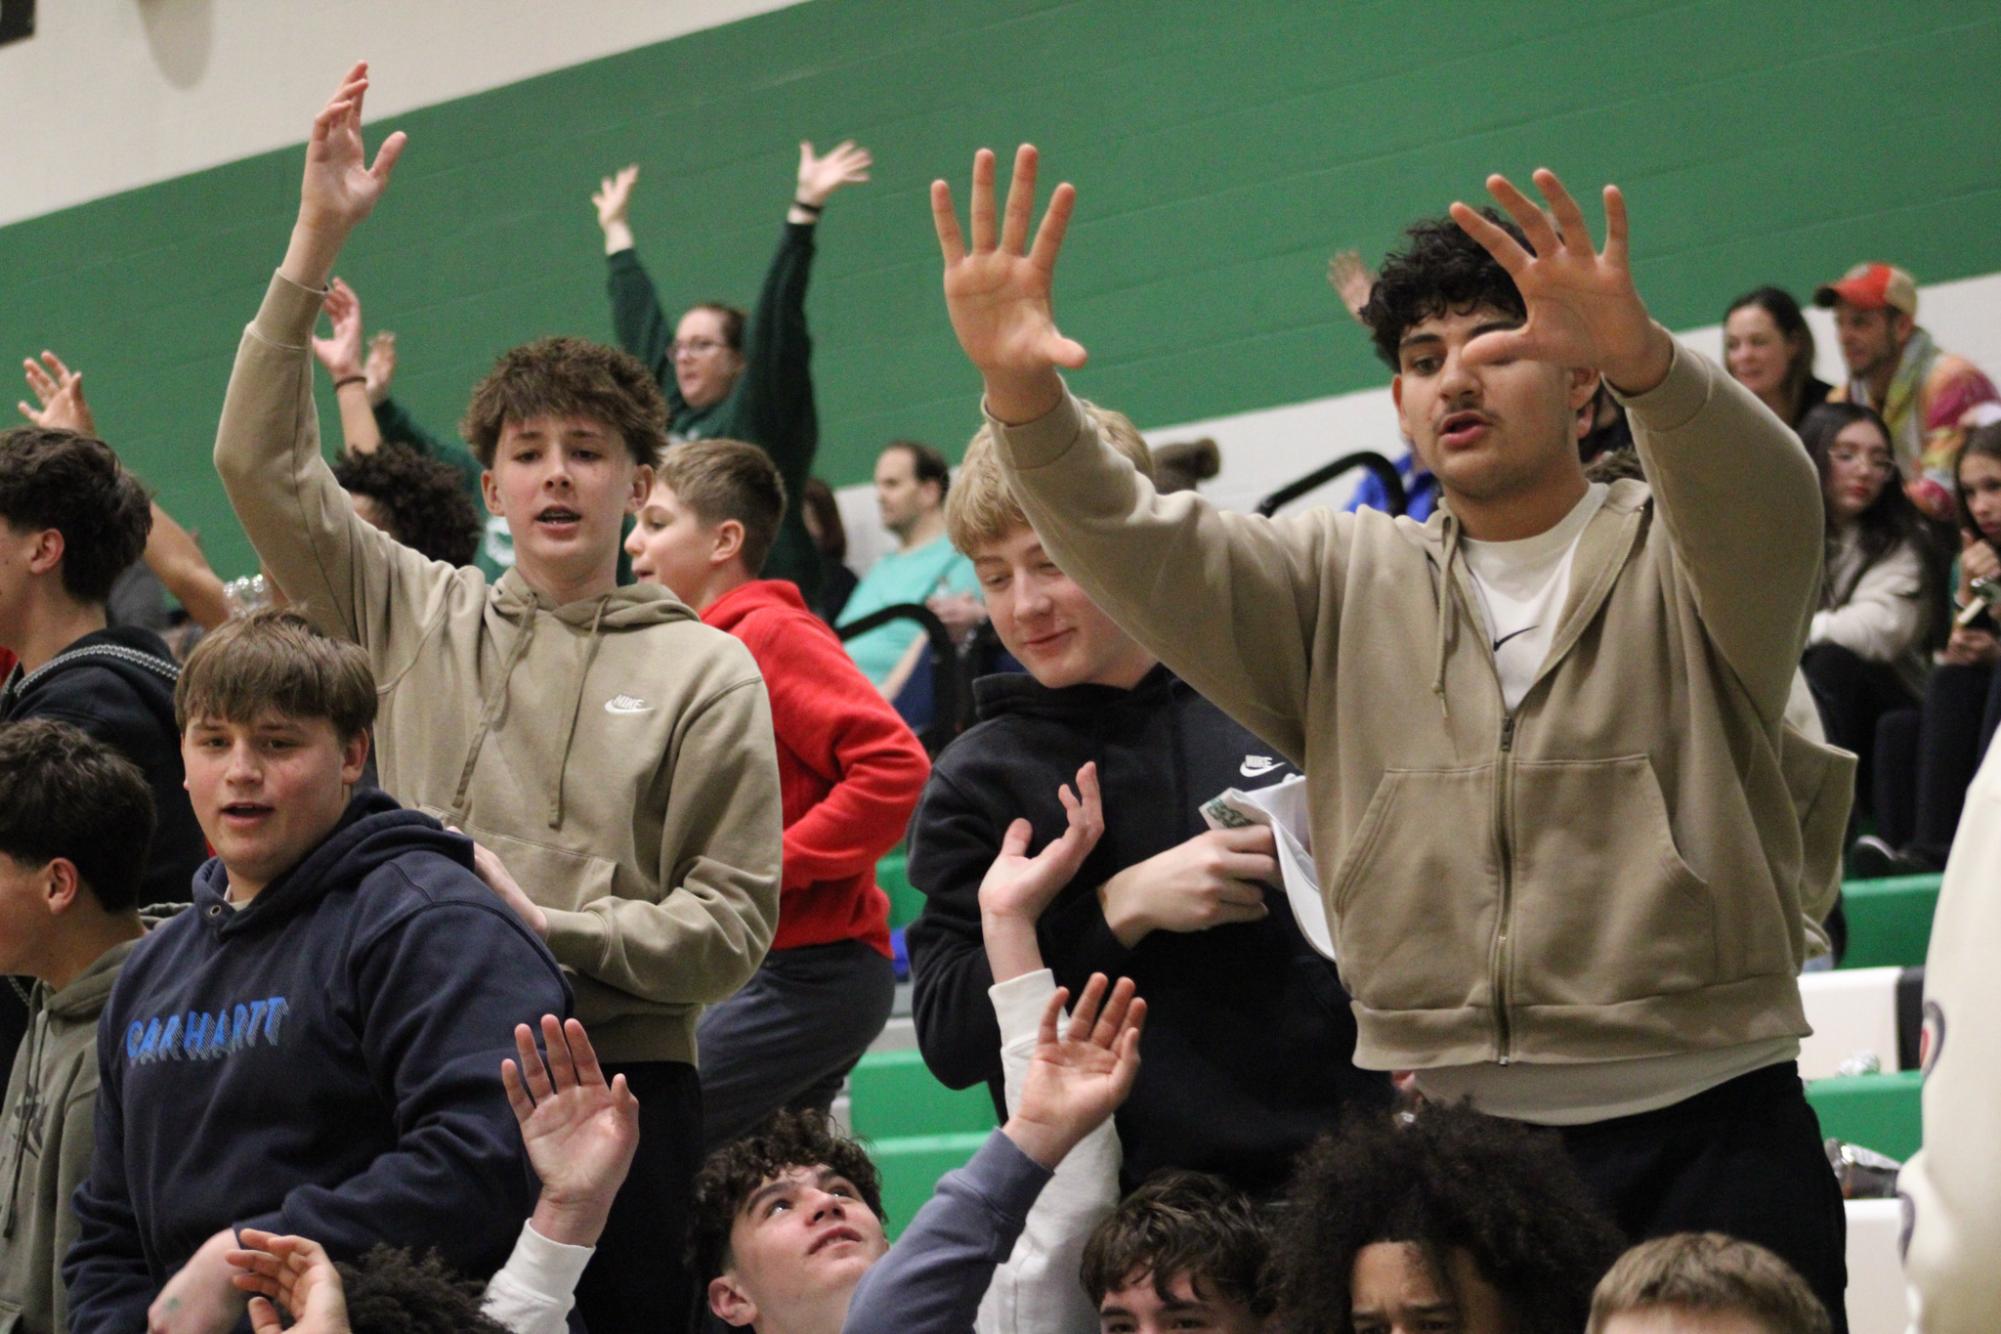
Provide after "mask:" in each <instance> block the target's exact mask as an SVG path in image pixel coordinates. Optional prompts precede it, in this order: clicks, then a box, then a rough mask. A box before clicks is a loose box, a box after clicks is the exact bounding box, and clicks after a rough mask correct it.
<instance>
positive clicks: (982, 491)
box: [945, 403, 1153, 556]
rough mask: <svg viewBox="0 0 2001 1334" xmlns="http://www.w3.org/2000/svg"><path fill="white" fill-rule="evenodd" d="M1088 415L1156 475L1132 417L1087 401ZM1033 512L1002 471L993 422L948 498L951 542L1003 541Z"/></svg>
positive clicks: (969, 550)
mask: <svg viewBox="0 0 2001 1334" xmlns="http://www.w3.org/2000/svg"><path fill="white" fill-rule="evenodd" d="M1082 407H1083V409H1084V416H1085V418H1086V420H1088V421H1089V422H1090V423H1091V425H1092V426H1093V427H1095V428H1096V430H1097V432H1098V438H1099V439H1100V440H1102V441H1104V442H1105V443H1106V444H1108V445H1110V446H1111V447H1112V448H1113V449H1114V450H1115V451H1117V452H1118V454H1119V456H1120V457H1121V458H1123V459H1124V460H1125V461H1126V462H1128V463H1130V464H1132V465H1133V469H1134V471H1136V472H1138V473H1139V475H1140V476H1142V477H1144V478H1146V479H1147V480H1148V481H1152V480H1153V455H1152V454H1150V453H1149V452H1148V451H1147V447H1146V441H1145V440H1143V439H1142V438H1141V437H1140V433H1139V428H1138V427H1136V426H1134V425H1133V423H1132V418H1130V417H1128V416H1126V414H1125V413H1123V412H1116V411H1114V410H1113V409H1111V408H1101V407H1098V406H1097V405H1095V404H1093V403H1083V404H1082ZM1028 526H1029V524H1028V516H1027V515H1026V514H1024V513H1023V512H1022V508H1021V502H1020V501H1018V500H1016V499H1015V495H1014V489H1013V488H1012V487H1010V486H1009V485H1008V484H1007V476H1006V474H1005V473H1003V472H1002V471H1001V466H1000V455H999V445H998V444H997V442H996V441H995V440H994V434H993V427H992V426H990V425H987V426H982V427H980V430H979V434H977V435H975V436H974V437H973V441H972V443H971V444H969V445H967V446H966V457H965V458H964V459H962V460H961V461H960V463H959V475H958V477H957V479H956V480H954V482H953V483H952V490H951V493H950V494H949V495H947V496H946V497H945V533H946V535H947V536H948V537H950V538H951V539H952V545H953V546H955V547H957V548H958V549H959V550H960V551H962V552H964V553H965V554H966V555H968V556H970V555H972V554H973V550H974V548H976V547H983V546H986V545H988V544H990V543H993V542H998V541H999V540H1000V539H1001V538H1003V537H1006V536H1007V535H1008V534H1009V533H1011V532H1013V531H1014V530H1015V529H1017V528H1026V527H1028Z"/></svg>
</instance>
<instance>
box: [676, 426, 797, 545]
mask: <svg viewBox="0 0 2001 1334" xmlns="http://www.w3.org/2000/svg"><path fill="white" fill-rule="evenodd" d="M657 480H658V482H659V484H660V485H662V486H665V487H667V488H668V489H669V490H671V491H673V493H674V498H675V499H676V500H678V501H680V502H681V503H682V504H683V505H686V506H687V507H688V508H689V509H691V510H693V511H694V512H695V517H697V518H699V519H700V520H701V521H702V522H703V523H705V524H708V525H710V526H711V527H713V526H714V525H716V524H719V523H721V522H723V521H724V520H725V519H735V520H736V521H737V522H738V523H740V524H742V525H743V549H742V559H743V568H744V569H745V570H747V571H748V572H749V573H750V576H751V577H752V578H753V579H754V578H756V577H757V576H758V575H759V574H760V573H762V572H763V570H764V560H765V557H767V556H769V555H770V554H771V543H772V541H773V540H774V539H775V538H777V536H778V521H779V520H780V519H782V518H784V517H785V481H784V479H783V478H781V477H780V476H779V475H778V468H777V465H775V464H773V463H772V461H771V456H770V455H768V454H766V453H765V452H764V451H763V450H761V449H759V448H758V447H757V446H756V445H747V444H745V443H744V442H743V441H741V440H694V441H689V442H688V443H687V444H681V445H676V446H674V447H673V448H672V449H670V450H668V451H667V457H666V458H664V459H663V460H661V463H660V472H659V475H658V478H657Z"/></svg>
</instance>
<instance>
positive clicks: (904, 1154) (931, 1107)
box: [848, 1051, 996, 1237]
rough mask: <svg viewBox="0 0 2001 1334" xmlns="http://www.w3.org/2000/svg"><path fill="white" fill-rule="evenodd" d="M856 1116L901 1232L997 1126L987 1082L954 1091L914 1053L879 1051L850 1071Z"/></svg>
mask: <svg viewBox="0 0 2001 1334" xmlns="http://www.w3.org/2000/svg"><path fill="white" fill-rule="evenodd" d="M848 1097H849V1117H850V1119H851V1121H852V1122H853V1125H854V1130H855V1133H856V1134H857V1135H859V1136H860V1137H861V1138H862V1139H864V1140H865V1141H867V1142H868V1146H869V1151H870V1153H872V1154H873V1155H874V1156H875V1162H876V1166H877V1167H878V1168H880V1169H881V1170H882V1203H883V1209H884V1210H885V1211H886V1212H887V1213H888V1215H889V1231H890V1235H891V1236H892V1237H894V1236H895V1235H897V1233H898V1232H900V1231H901V1230H902V1229H903V1228H904V1227H906V1226H908V1225H909V1223H910V1216H911V1215H912V1214H914V1213H916V1212H917V1210H918V1208H919V1207H920V1206H921V1205H923V1203H924V1201H926V1200H928V1199H930V1198H931V1190H932V1188H933V1187H934V1186H936V1185H937V1184H938V1178H939V1177H941V1176H943V1175H944V1174H945V1173H947V1172H949V1171H951V1170H952V1169H953V1168H955V1167H958V1166H961V1165H962V1164H964V1163H965V1161H966V1160H967V1159H968V1158H971V1157H972V1156H973V1152H974V1150H976V1149H978V1148H979V1147H980V1144H981V1142H982V1141H983V1140H985V1139H986V1137H987V1135H988V1134H989V1133H990V1132H991V1131H992V1130H993V1128H994V1126H995V1124H996V1122H995V1120H994V1104H993V1099H992V1098H990V1097H988V1096H987V1090H986V1086H985V1085H984V1084H982V1085H980V1086H978V1087H976V1088H970V1089H957V1090H954V1089H948V1088H946V1087H945V1086H944V1085H943V1084H940V1083H939V1082H938V1081H937V1080H936V1079H933V1078H932V1077H931V1072H930V1071H929V1070H928V1069H926V1068H925V1066H924V1058H923V1057H922V1056H921V1055H920V1054H918V1053H917V1052H915V1051H872V1052H870V1053H868V1054H867V1055H866V1056H863V1057H862V1059H861V1063H860V1064H858V1065H856V1066H855V1068H854V1073H853V1074H851V1075H850V1076H849V1077H848Z"/></svg>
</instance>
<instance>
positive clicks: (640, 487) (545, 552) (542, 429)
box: [480, 416, 653, 593]
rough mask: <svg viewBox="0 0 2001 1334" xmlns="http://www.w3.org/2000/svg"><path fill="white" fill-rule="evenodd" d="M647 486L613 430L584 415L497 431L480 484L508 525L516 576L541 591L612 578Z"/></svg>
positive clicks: (646, 476) (648, 480)
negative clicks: (626, 528) (623, 532)
mask: <svg viewBox="0 0 2001 1334" xmlns="http://www.w3.org/2000/svg"><path fill="white" fill-rule="evenodd" d="M652 484H653V469H651V468H647V467H642V466H641V465H639V464H638V463H635V462H634V461H633V457H632V452H631V451H630V450H628V449H627V448H626V447H625V442H624V441H622V440H620V439H619V438H618V433H617V432H616V431H613V430H612V429H611V428H610V427H608V426H606V425H605V424H604V423H603V422H600V421H596V420H593V419H591V418H588V417H554V416H549V417H533V418H530V419H529V420H527V421H522V422H517V421H509V422H507V423H506V424H505V425H503V426H502V427H501V428H500V439H499V440H498V441H497V442H496V443H495V445H494V449H493V466H492V467H491V468H489V469H487V471H486V473H485V475H484V476H482V477H481V479H480V485H481V487H482V489H483V490H484V492H485V494H486V507H487V508H488V509H489V510H491V511H492V512H493V513H495V514H498V515H500V516H501V517H502V518H504V519H506V520H507V531H508V532H509V533H510V534H512V535H513V537H514V561H515V564H516V565H518V566H519V567H520V568H521V574H522V577H523V578H525V579H527V580H528V582H529V583H530V584H532V585H533V586H535V587H536V588H538V589H541V590H543V591H544V592H551V593H556V592H567V591H569V590H572V589H574V588H575V587H576V586H578V585H580V584H587V583H589V582H591V581H593V580H597V579H600V578H612V577H615V572H616V570H617V567H618V543H619V529H620V527H621V526H622V524H623V522H624V519H625V516H626V515H627V514H629V513H631V512H632V511H633V510H635V509H637V508H638V507H639V504H640V502H641V501H642V500H644V499H645V498H646V491H647V488H648V487H650V486H651V485H652Z"/></svg>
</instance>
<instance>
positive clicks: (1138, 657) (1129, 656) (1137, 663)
mask: <svg viewBox="0 0 2001 1334" xmlns="http://www.w3.org/2000/svg"><path fill="white" fill-rule="evenodd" d="M1159 665H1160V659H1159V658H1156V657H1154V656H1153V655H1152V654H1151V653H1148V652H1147V651H1146V650H1145V649H1143V648H1141V647H1140V646H1139V645H1138V644H1131V645H1128V646H1127V649H1126V651H1125V652H1124V653H1121V654H1120V655H1119V656H1118V658H1117V660H1116V661H1114V662H1113V663H1112V664H1111V665H1110V666H1108V667H1107V668H1106V669H1105V670H1104V671H1103V672H1101V673H1099V674H1098V676H1097V678H1096V679H1095V681H1094V684H1096V685H1101V686H1115V687H1117V688H1118V689H1120V690H1131V689H1132V688H1133V687H1134V686H1137V685H1138V684H1139V683H1140V682H1141V681H1144V680H1146V674H1147V673H1148V672H1150V671H1152V670H1153V669H1154V668H1155V667H1158V666H1159Z"/></svg>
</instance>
